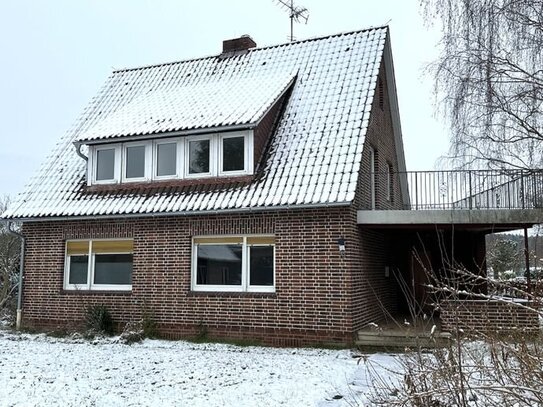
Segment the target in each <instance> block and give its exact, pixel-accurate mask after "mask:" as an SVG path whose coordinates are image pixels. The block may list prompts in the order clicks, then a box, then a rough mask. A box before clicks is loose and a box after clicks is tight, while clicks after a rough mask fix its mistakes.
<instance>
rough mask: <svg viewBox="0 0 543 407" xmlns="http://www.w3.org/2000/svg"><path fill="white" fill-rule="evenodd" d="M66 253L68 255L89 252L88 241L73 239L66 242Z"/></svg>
mask: <svg viewBox="0 0 543 407" xmlns="http://www.w3.org/2000/svg"><path fill="white" fill-rule="evenodd" d="M66 253H68V255H69V256H72V255H78V254H89V241H88V240H75V241H71V242H66Z"/></svg>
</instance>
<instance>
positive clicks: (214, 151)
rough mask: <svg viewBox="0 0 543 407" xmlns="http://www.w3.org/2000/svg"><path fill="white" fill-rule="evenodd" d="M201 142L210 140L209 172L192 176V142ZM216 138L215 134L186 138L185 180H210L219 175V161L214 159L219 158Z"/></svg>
mask: <svg viewBox="0 0 543 407" xmlns="http://www.w3.org/2000/svg"><path fill="white" fill-rule="evenodd" d="M200 140H209V172H199V173H197V174H191V173H190V171H189V166H190V144H189V143H190V142H191V141H200ZM216 144H217V143H216V137H215V135H214V134H206V135H202V136H190V137H186V138H185V166H184V170H185V178H187V179H194V178H209V177H213V176H215V174H216V173H217V168H216V165H217V160H216V159H214V158H216V157H217V146H216Z"/></svg>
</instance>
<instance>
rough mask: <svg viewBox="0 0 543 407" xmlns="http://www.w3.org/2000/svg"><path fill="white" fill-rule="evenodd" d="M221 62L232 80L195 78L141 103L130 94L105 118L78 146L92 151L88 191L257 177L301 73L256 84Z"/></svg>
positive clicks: (161, 88) (90, 126)
mask: <svg viewBox="0 0 543 407" xmlns="http://www.w3.org/2000/svg"><path fill="white" fill-rule="evenodd" d="M220 58H222V63H224V64H225V66H224V68H225V69H226V68H228V69H231V70H232V72H231V74H230V75H228V76H227V78H226V79H225V75H224V74H223V75H221V79H218V80H213V78H212V77H211V76H212V75H213V72H209V71H206V72H203V73H199V72H189V73H187V74H185V78H184V79H183V80H182V81H180V82H178V83H175V84H172V83H170V84H163V83H162V82H159V83H158V84H157V85H156V88H153V87H152V86H153V84H150V88H149V90H148V91H147V92H145V93H144V94H143V95H142V94H141V90H139V91H138V92H139V96H136V97H134V96H132V94H131V93H130V88H129V89H127V93H126V94H123V95H120V99H119V102H120V103H119V107H118V108H116V109H115V111H113V112H111V113H109V114H108V116H106V117H104V118H102V117H99V116H100V113H97V114H96V117H95V119H94V120H92V123H87V125H86V127H85V129H83V131H82V132H81V133H80V135H79V136H78V137H77V139H76V141H75V144H76V147H78V148H79V147H81V146H87V147H88V169H87V184H88V185H104V184H106V185H108V184H130V183H159V182H161V181H165V180H168V181H172V180H192V181H194V180H197V179H202V180H205V179H210V178H219V179H220V178H232V177H241V176H250V175H253V174H254V173H255V169H256V166H257V164H258V162H259V160H260V157H261V155H262V153H263V150H264V147H265V145H266V144H267V139H268V138H269V137H270V135H271V132H272V128H273V122H274V121H275V120H274V119H275V118H276V117H277V115H278V114H279V111H280V110H281V106H282V105H283V102H284V100H285V95H286V94H287V92H288V91H289V89H290V88H291V87H292V86H293V83H294V81H295V78H296V73H295V72H287V73H282V74H280V75H277V74H274V75H271V74H270V75H265V74H263V75H261V76H258V77H252V76H249V75H246V74H245V73H244V70H243V67H237V66H236V65H235V63H230V64H229V63H228V61H227V59H225V56H224V55H222V56H220ZM231 58H235V56H233V57H231ZM232 67H234V68H235V69H232ZM200 75H201V76H200ZM210 77H211V78H210ZM127 86H129V83H127ZM270 116H273V117H272V120H270Z"/></svg>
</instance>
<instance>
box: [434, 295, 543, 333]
mask: <svg viewBox="0 0 543 407" xmlns="http://www.w3.org/2000/svg"><path fill="white" fill-rule="evenodd" d="M532 308H533V309H532ZM441 324H442V329H443V330H444V331H449V332H457V330H458V329H461V330H462V332H464V333H469V334H474V335H477V334H493V333H500V334H503V333H515V334H523V333H524V334H534V333H538V332H539V316H538V312H537V311H536V310H535V307H534V306H533V305H530V304H529V303H513V302H505V301H486V300H461V301H444V302H443V303H442V304H441Z"/></svg>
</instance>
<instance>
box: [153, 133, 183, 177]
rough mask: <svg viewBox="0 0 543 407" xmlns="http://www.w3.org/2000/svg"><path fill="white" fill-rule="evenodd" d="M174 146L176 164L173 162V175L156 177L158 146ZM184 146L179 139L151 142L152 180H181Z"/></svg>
mask: <svg viewBox="0 0 543 407" xmlns="http://www.w3.org/2000/svg"><path fill="white" fill-rule="evenodd" d="M174 143H175V145H176V162H175V166H176V168H175V175H158V146H159V145H161V144H174ZM184 147H185V145H184V143H183V140H181V139H179V138H174V139H164V140H162V139H161V140H155V141H154V142H153V170H152V178H153V179H154V180H166V179H179V178H183V173H184V172H183V157H184V150H185V148H184Z"/></svg>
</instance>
